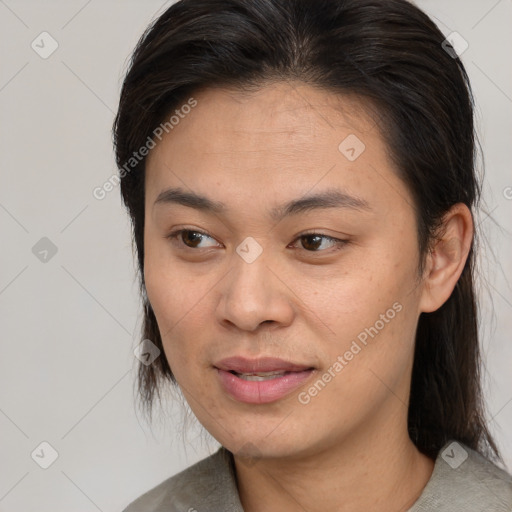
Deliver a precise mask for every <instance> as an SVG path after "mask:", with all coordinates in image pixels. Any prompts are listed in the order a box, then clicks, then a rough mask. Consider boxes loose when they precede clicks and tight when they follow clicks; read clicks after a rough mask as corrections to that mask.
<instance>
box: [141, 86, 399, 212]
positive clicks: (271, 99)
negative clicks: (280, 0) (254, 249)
mask: <svg viewBox="0 0 512 512" xmlns="http://www.w3.org/2000/svg"><path fill="white" fill-rule="evenodd" d="M193 98H194V100H195V101H196V102H197V104H196V106H195V107H194V108H193V109H191V110H190V112H188V113H187V114H182V115H181V116H180V120H179V122H178V123H177V124H176V125H175V126H174V127H173V129H172V130H170V131H169V133H166V134H164V136H163V138H162V140H161V141H160V142H157V145H156V147H155V148H154V149H152V150H151V151H150V154H149V156H148V160H147V165H146V191H147V195H146V197H147V199H149V200H151V199H152V200H153V201H154V200H155V199H156V197H157V196H158V194H159V193H160V192H161V190H162V189H163V188H165V187H169V186H180V187H184V188H190V189H194V191H196V192H200V193H204V194H206V195H207V193H208V192H211V191H213V190H216V191H218V192H219V193H220V192H221V189H222V190H223V191H225V193H226V194H227V195H229V196H230V198H231V200H236V197H233V196H237V197H245V198H251V197H252V198H254V197H256V196H257V197H261V196H262V194H261V193H262V191H263V190H265V191H266V195H265V197H261V198H262V199H264V200H265V199H269V198H270V197H271V196H274V197H276V198H277V196H280V197H281V196H282V195H283V194H284V195H290V196H294V197H295V196H300V195H304V194H305V193H306V192H307V191H309V190H311V189H313V188H314V187H319V186H326V187H332V186H338V185H342V186H343V188H344V189H345V190H347V191H348V192H353V193H355V195H358V196H361V195H362V194H361V192H362V191H364V190H366V192H367V193H369V194H370V195H373V196H374V198H375V200H378V198H379V192H381V193H382V192H388V193H389V192H393V190H394V193H395V194H396V193H397V192H398V194H399V195H402V196H403V195H404V194H407V191H406V190H405V189H404V185H403V183H402V182H401V180H399V179H398V177H397V175H396V172H395V170H394V168H393V165H392V163H391V160H390V158H389V155H388V153H389V151H388V148H387V146H386V143H385V142H384V140H383V138H382V136H381V133H380V129H379V128H380V127H379V124H378V122H377V121H376V119H378V112H376V111H375V110H374V109H372V108H371V106H370V105H368V104H366V103H364V102H363V101H362V100H361V99H358V98H356V97H354V96H340V95H338V94H334V93H333V92H330V91H325V90H320V89H317V88H313V87H311V86H309V85H306V84H302V83H276V84H271V85H268V86H265V87H262V88H260V89H259V90H255V91H251V92H240V91H237V90H233V89H221V88H216V89H206V90H203V91H201V92H199V93H197V94H194V95H193ZM186 101H187V99H185V101H184V103H185V102H186ZM176 109H177V110H178V111H179V109H180V106H179V105H178V106H177V107H176ZM187 110H188V109H187ZM347 150H348V152H347ZM354 156H355V158H354ZM379 183H380V186H379ZM383 185H385V187H383ZM390 186H391V188H390ZM198 189H199V190H198ZM225 202H229V199H228V200H227V201H225ZM242 203H243V201H242Z"/></svg>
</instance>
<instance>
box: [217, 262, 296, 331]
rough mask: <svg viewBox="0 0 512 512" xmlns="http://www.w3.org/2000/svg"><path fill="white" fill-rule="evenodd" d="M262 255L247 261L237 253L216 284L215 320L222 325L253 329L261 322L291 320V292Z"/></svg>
mask: <svg viewBox="0 0 512 512" xmlns="http://www.w3.org/2000/svg"><path fill="white" fill-rule="evenodd" d="M266 260H267V258H265V257H264V256H263V255H261V256H260V257H259V258H257V259H256V261H253V262H252V263H248V262H246V261H244V260H243V259H242V258H240V257H239V256H238V255H237V254H234V255H233V266H232V268H231V271H230V272H228V274H227V275H226V277H225V278H224V279H223V280H222V281H221V282H220V283H219V286H220V295H221V296H220V300H219V302H218V305H217V311H216V314H217V319H218V320H219V322H220V323H222V324H224V325H225V326H231V327H232V326H236V327H237V328H238V329H241V330H244V331H249V332H253V331H255V330H256V329H258V327H259V326H260V325H262V324H275V325H276V326H287V325H290V324H291V323H292V320H293V317H294V314H295V313H294V308H293V303H292V301H291V296H292V295H293V293H292V292H291V291H290V288H289V287H288V286H287V285H286V283H285V282H284V280H283V279H282V278H280V276H279V271H278V269H277V268H276V265H275V264H274V265H273V264H272V263H271V262H269V261H266Z"/></svg>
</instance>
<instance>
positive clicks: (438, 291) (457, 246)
mask: <svg viewBox="0 0 512 512" xmlns="http://www.w3.org/2000/svg"><path fill="white" fill-rule="evenodd" d="M439 233H440V236H439V238H438V239H437V240H436V241H435V243H434V246H433V247H432V248H431V250H430V252H429V254H428V256H427V259H426V264H425V272H424V274H423V290H422V295H421V299H420V304H419V307H420V312H423V313H431V312H432V311H436V310H437V309H439V308H440V307H441V306H442V305H443V304H444V303H445V302H446V301H447V300H448V299H449V297H450V295H451V294H452V292H453V289H454V288H455V285H456V284H457V281H458V280H459V277H460V275H461V274H462V270H463V269H464V265H465V264H466V260H467V257H468V254H469V250H470V248H471V243H472V241H473V233H474V227H473V217H472V215H471V212H470V210H469V208H468V207H467V206H466V205H465V204H463V203H457V204H455V205H454V206H452V208H450V210H449V211H448V212H447V213H446V214H445V215H444V216H443V221H442V226H441V228H440V230H439Z"/></svg>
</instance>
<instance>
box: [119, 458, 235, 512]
mask: <svg viewBox="0 0 512 512" xmlns="http://www.w3.org/2000/svg"><path fill="white" fill-rule="evenodd" d="M230 457H231V454H230V453H229V452H228V451H227V450H226V449H225V448H219V450H218V451H217V452H215V453H214V454H213V455H210V456H209V457H207V458H205V459H203V460H201V461H199V462H197V463H196V464H194V465H193V466H190V467H189V468H187V469H185V470H184V471H182V472H181V473H178V474H177V475H174V476H173V477H171V478H168V479H167V480H165V481H163V482H162V483H160V484H159V485H157V486H156V487H154V488H153V489H151V490H150V491H148V492H146V493H145V494H143V495H142V496H140V497H139V498H138V499H136V500H135V501H134V502H133V503H131V504H130V505H129V506H128V507H127V508H125V509H124V511H123V512H164V511H165V512H175V511H180V512H194V511H195V510H208V511H211V512H217V511H219V512H220V511H222V512H243V511H242V507H241V505H240V501H239V498H238V491H237V488H236V483H235V477H234V474H233V472H232V469H231V460H230ZM205 507H206V508H205Z"/></svg>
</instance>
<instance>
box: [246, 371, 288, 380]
mask: <svg viewBox="0 0 512 512" xmlns="http://www.w3.org/2000/svg"><path fill="white" fill-rule="evenodd" d="M285 373H286V372H279V371H277V372H258V373H237V374H236V376H237V377H239V378H240V379H243V380H252V381H263V380H270V379H275V378H276V377H282V376H283V375H284V374H285Z"/></svg>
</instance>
